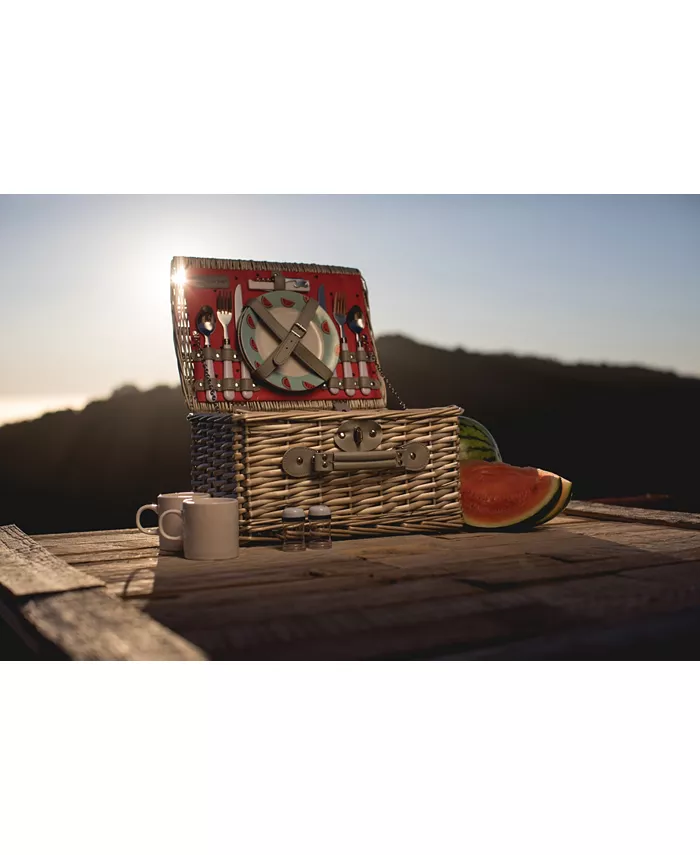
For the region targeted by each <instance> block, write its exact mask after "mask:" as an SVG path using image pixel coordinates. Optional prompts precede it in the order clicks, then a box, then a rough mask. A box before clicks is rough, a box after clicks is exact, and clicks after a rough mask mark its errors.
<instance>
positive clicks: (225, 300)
mask: <svg viewBox="0 0 700 855" xmlns="http://www.w3.org/2000/svg"><path fill="white" fill-rule="evenodd" d="M216 317H217V318H218V319H219V323H220V324H221V326H222V327H223V328H224V345H223V346H224V347H227V346H228V347H230V346H231V342H230V340H229V337H228V327H229V324H230V323H231V320H232V318H233V303H232V299H231V292H230V291H217V293H216ZM222 355H225V354H222ZM227 377H233V363H232V362H231V361H230V360H229V359H224V379H226V378H227ZM235 397H236V393H235V392H234V391H233V389H226V390H225V391H224V399H225V400H226V401H233V399H234V398H235Z"/></svg>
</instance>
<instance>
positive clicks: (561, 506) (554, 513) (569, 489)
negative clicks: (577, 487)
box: [540, 478, 573, 525]
mask: <svg viewBox="0 0 700 855" xmlns="http://www.w3.org/2000/svg"><path fill="white" fill-rule="evenodd" d="M572 495H573V485H572V483H571V481H569V480H567V479H566V478H562V479H561V497H560V499H559V501H558V502H557V504H556V505H555V506H554V507H553V508H552V510H551V511H550V512H549V514H548V515H547V516H546V517H544V519H542V520H540V525H541V524H543V523H546V522H549V521H550V520H553V519H554V517H558V516H559V514H560V513H561V512H562V511H563V510H565V509H566V506H567V505H568V504H569V502H570V501H571V497H572Z"/></svg>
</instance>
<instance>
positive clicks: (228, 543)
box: [158, 498, 238, 561]
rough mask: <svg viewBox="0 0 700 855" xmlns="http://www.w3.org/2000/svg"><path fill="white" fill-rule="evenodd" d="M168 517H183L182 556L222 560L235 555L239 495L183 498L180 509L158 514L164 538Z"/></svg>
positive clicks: (166, 537) (167, 537) (202, 559)
mask: <svg viewBox="0 0 700 855" xmlns="http://www.w3.org/2000/svg"><path fill="white" fill-rule="evenodd" d="M168 517H170V518H171V519H175V518H176V517H181V518H182V544H183V549H184V552H185V558H194V559H198V560H200V561H221V560H223V559H225V558H237V557H238V499H214V498H212V499H208V500H207V501H206V502H198V501H193V500H192V499H191V498H190V499H185V500H184V502H183V503H182V510H178V509H176V508H172V509H170V510H167V511H165V513H163V514H161V516H160V520H159V522H158V528H159V531H160V536H161V538H165V540H166V541H168V540H171V536H170V535H169V534H168V533H167V532H166V531H165V527H164V523H165V521H166V519H168ZM174 539H175V538H173V540H174Z"/></svg>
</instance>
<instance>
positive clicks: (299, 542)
mask: <svg viewBox="0 0 700 855" xmlns="http://www.w3.org/2000/svg"><path fill="white" fill-rule="evenodd" d="M305 528H306V520H305V514H304V509H303V508H285V509H284V510H283V511H282V531H281V539H282V550H283V552H296V551H297V550H300V549H305V548H306V543H305V531H304V530H305Z"/></svg>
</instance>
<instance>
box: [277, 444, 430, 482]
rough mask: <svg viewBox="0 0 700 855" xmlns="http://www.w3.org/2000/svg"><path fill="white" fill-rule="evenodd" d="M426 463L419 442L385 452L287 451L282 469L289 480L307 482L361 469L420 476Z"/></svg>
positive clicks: (300, 448) (427, 454) (427, 458)
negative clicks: (303, 480)
mask: <svg viewBox="0 0 700 855" xmlns="http://www.w3.org/2000/svg"><path fill="white" fill-rule="evenodd" d="M429 462H430V452H429V451H428V447H427V446H426V445H424V444H423V443H422V442H410V443H408V445H404V446H401V447H400V448H396V449H393V450H391V449H389V450H386V451H379V450H377V451H316V450H315V449H313V448H307V447H306V446H303V445H298V446H295V447H294V448H290V449H288V450H287V451H286V452H285V453H284V457H283V458H282V469H283V470H284V471H285V473H286V474H287V475H289V476H290V477H291V478H308V477H309V476H311V475H327V474H330V473H332V472H359V471H361V470H364V469H374V470H376V469H383V470H392V469H394V470H402V469H405V470H406V471H408V472H420V471H421V470H423V469H425V467H426V466H427V465H428V463H429Z"/></svg>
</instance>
